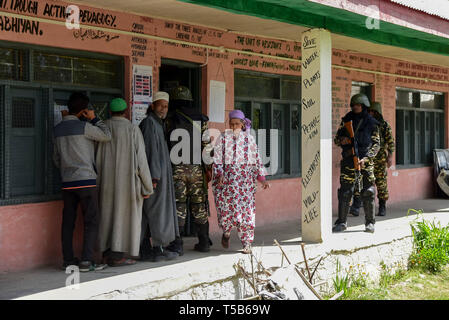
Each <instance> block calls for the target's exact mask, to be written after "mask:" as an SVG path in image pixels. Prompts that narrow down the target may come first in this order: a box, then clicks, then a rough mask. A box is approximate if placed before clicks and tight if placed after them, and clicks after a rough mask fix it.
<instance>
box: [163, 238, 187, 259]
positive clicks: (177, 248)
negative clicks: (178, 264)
mask: <svg viewBox="0 0 449 320" xmlns="http://www.w3.org/2000/svg"><path fill="white" fill-rule="evenodd" d="M183 245H184V241H183V240H182V239H181V238H176V239H175V240H173V241H172V242H170V244H169V245H168V246H167V247H166V248H165V250H168V251H171V252H176V253H177V254H178V255H179V256H182V255H183V254H184V246H183Z"/></svg>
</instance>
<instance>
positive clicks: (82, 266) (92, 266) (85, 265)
mask: <svg viewBox="0 0 449 320" xmlns="http://www.w3.org/2000/svg"><path fill="white" fill-rule="evenodd" d="M107 266H108V265H107V264H104V263H102V264H96V263H94V262H91V261H81V262H80V263H79V265H78V267H79V270H80V272H89V271H99V270H103V269H106V268H107Z"/></svg>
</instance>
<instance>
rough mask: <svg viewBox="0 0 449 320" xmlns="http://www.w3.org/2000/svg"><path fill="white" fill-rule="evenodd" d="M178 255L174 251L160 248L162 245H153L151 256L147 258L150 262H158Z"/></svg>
mask: <svg viewBox="0 0 449 320" xmlns="http://www.w3.org/2000/svg"><path fill="white" fill-rule="evenodd" d="M177 257H178V254H177V253H176V252H172V251H168V250H165V249H164V248H162V246H157V247H153V250H152V255H151V258H150V259H149V260H150V261H151V262H159V261H164V260H173V259H176V258H177Z"/></svg>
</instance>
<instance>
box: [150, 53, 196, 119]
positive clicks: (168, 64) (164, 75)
mask: <svg viewBox="0 0 449 320" xmlns="http://www.w3.org/2000/svg"><path fill="white" fill-rule="evenodd" d="M177 86H185V87H187V88H189V89H190V92H191V93H192V98H193V107H194V108H195V109H196V111H197V112H201V110H202V109H201V105H202V104H201V66H200V65H199V64H197V63H192V62H187V61H181V60H173V59H166V58H162V63H161V67H160V69H159V90H162V91H166V92H170V90H171V89H172V88H175V87H177Z"/></svg>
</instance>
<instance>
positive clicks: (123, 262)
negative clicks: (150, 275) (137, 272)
mask: <svg viewBox="0 0 449 320" xmlns="http://www.w3.org/2000/svg"><path fill="white" fill-rule="evenodd" d="M133 264H136V260H134V259H127V258H122V259H120V260H111V261H110V263H109V265H110V266H111V267H121V266H131V265H133Z"/></svg>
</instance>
